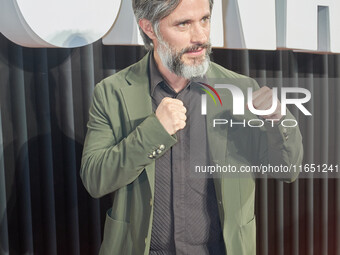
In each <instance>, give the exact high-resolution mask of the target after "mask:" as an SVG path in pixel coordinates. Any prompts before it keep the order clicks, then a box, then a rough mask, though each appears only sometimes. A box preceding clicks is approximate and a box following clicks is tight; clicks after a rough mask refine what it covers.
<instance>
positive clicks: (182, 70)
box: [157, 39, 211, 80]
mask: <svg viewBox="0 0 340 255" xmlns="http://www.w3.org/2000/svg"><path fill="white" fill-rule="evenodd" d="M157 53H158V55H159V57H160V59H161V61H162V64H163V65H164V66H165V67H166V68H167V69H168V70H170V72H172V73H174V74H176V75H177V76H180V77H183V78H185V79H187V80H191V79H193V78H195V77H203V76H204V75H205V74H206V72H207V71H208V69H209V65H210V57H209V54H210V53H211V47H210V45H209V46H208V47H207V48H206V54H205V57H204V60H203V61H202V62H201V63H197V64H196V63H195V62H196V61H195V62H194V64H193V65H186V64H185V63H184V62H183V61H182V60H181V57H182V56H183V54H184V52H183V51H181V52H176V51H175V50H173V49H172V48H171V47H170V45H169V44H168V43H167V42H165V41H164V40H162V39H160V40H159V46H158V47H157Z"/></svg>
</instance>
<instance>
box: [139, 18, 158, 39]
mask: <svg viewBox="0 0 340 255" xmlns="http://www.w3.org/2000/svg"><path fill="white" fill-rule="evenodd" d="M138 25H139V26H140V27H141V29H142V30H143V32H144V33H145V34H146V35H147V36H149V38H150V39H151V40H154V39H156V38H157V37H156V34H155V32H154V30H153V27H152V24H151V22H150V21H149V20H147V19H140V20H139V22H138Z"/></svg>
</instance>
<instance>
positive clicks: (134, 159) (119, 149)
mask: <svg viewBox="0 0 340 255" xmlns="http://www.w3.org/2000/svg"><path fill="white" fill-rule="evenodd" d="M103 94H104V92H103V91H102V86H101V84H98V85H97V86H96V88H95V90H94V96H93V101H92V105H91V107H90V111H89V122H88V125H87V127H88V130H87V134H86V138H85V143H84V149H83V156H82V161H81V170H80V176H81V179H82V181H83V184H84V186H85V188H86V189H87V191H88V192H89V193H90V195H91V196H93V197H96V198H98V197H101V196H104V195H106V194H108V193H111V192H114V191H116V190H117V189H119V188H121V187H123V186H126V185H128V184H130V183H131V182H133V181H134V180H135V179H136V178H137V177H138V176H139V175H140V174H141V173H142V171H143V170H144V168H145V166H147V165H149V164H151V163H153V161H154V160H155V159H157V158H158V157H160V156H161V155H162V154H163V153H164V152H165V151H166V150H168V149H169V148H170V147H171V146H172V145H173V144H175V143H176V141H177V140H176V138H175V136H171V135H170V134H169V133H168V132H167V131H166V130H165V129H164V127H163V126H162V124H161V123H160V122H159V120H158V119H157V117H156V115H155V114H151V115H149V116H147V117H146V118H145V119H144V121H142V122H141V124H140V125H138V126H137V127H136V128H135V129H134V130H133V131H132V132H131V133H130V134H128V135H127V136H126V137H124V138H123V139H119V138H117V137H115V135H114V131H113V128H112V125H111V121H116V123H122V122H121V120H120V119H119V118H120V116H119V115H118V111H117V110H116V111H114V109H110V111H114V112H117V114H116V115H117V116H115V118H116V120H111V119H109V114H108V109H107V108H109V107H108V104H107V102H105V100H106V98H107V97H104V96H103ZM110 107H111V105H110ZM115 126H117V125H115ZM118 128H124V127H123V126H120V127H118ZM118 140H119V142H118Z"/></svg>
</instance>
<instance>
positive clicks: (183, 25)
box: [178, 22, 188, 27]
mask: <svg viewBox="0 0 340 255" xmlns="http://www.w3.org/2000/svg"><path fill="white" fill-rule="evenodd" d="M187 25H188V22H182V23H179V24H178V26H179V27H186V26H187Z"/></svg>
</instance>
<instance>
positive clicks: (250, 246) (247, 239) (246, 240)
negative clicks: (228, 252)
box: [240, 216, 256, 255]
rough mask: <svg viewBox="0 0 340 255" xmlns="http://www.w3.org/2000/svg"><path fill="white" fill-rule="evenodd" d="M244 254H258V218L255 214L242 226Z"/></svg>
mask: <svg viewBox="0 0 340 255" xmlns="http://www.w3.org/2000/svg"><path fill="white" fill-rule="evenodd" d="M240 231H241V236H242V247H243V252H242V254H243V255H255V254H256V220H255V216H254V217H253V218H252V219H251V220H250V221H249V222H248V223H247V224H245V225H243V226H241V230H240Z"/></svg>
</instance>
